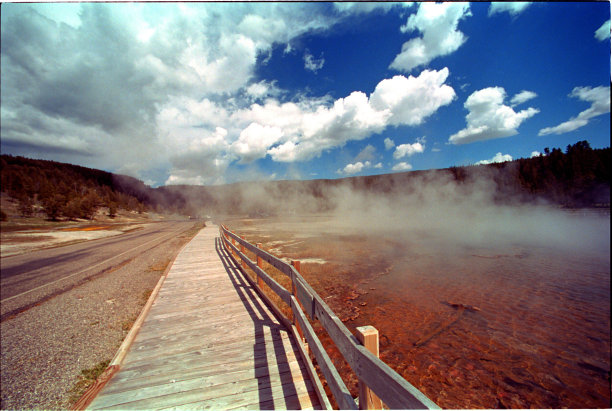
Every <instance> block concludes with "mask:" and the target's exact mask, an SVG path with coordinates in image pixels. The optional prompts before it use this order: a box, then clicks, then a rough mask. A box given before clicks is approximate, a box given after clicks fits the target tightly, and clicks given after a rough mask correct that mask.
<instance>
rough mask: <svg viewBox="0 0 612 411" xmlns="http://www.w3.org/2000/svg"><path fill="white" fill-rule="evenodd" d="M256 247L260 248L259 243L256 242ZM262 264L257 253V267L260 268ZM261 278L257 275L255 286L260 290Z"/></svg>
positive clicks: (261, 286)
mask: <svg viewBox="0 0 612 411" xmlns="http://www.w3.org/2000/svg"><path fill="white" fill-rule="evenodd" d="M256 246H257V248H259V249H261V243H257V244H256ZM262 265H263V260H262V259H261V257H260V256H259V255H257V267H259V268H262V267H261V266H262ZM263 284H264V282H263V279H262V278H261V277H260V276H257V286H258V287H259V289H260V290H263Z"/></svg>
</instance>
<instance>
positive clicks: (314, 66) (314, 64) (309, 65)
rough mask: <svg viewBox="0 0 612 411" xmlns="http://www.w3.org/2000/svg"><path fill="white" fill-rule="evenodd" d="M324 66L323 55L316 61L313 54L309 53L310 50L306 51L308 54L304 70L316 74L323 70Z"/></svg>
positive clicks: (305, 54)
mask: <svg viewBox="0 0 612 411" xmlns="http://www.w3.org/2000/svg"><path fill="white" fill-rule="evenodd" d="M324 64H325V59H324V58H323V55H322V54H321V57H320V58H318V59H316V58H314V56H313V55H312V54H310V53H309V52H308V50H306V53H304V68H305V69H306V70H309V71H312V72H313V73H316V72H317V71H319V70H320V69H322V68H323V65H324Z"/></svg>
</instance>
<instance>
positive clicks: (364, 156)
mask: <svg viewBox="0 0 612 411" xmlns="http://www.w3.org/2000/svg"><path fill="white" fill-rule="evenodd" d="M374 159H376V147H374V146H373V145H371V144H368V145H367V146H365V147H364V148H363V150H361V151H360V152H359V154H357V157H355V160H356V161H374Z"/></svg>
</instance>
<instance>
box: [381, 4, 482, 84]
mask: <svg viewBox="0 0 612 411" xmlns="http://www.w3.org/2000/svg"><path fill="white" fill-rule="evenodd" d="M468 16H471V12H470V6H469V3H454V2H448V3H421V4H419V10H418V11H417V13H416V14H412V15H411V16H410V17H409V18H408V21H407V22H406V24H405V25H404V26H402V27H401V31H402V32H403V33H407V32H412V31H419V32H421V33H422V34H423V37H417V38H414V39H411V40H409V41H407V42H406V43H404V44H403V45H402V51H401V53H400V54H398V55H397V56H396V57H395V59H394V60H393V62H392V63H391V65H390V66H389V67H390V68H392V69H394V70H397V71H404V72H409V71H411V70H412V69H414V68H415V67H418V66H422V65H425V64H427V63H429V62H430V61H432V60H433V59H435V58H436V57H439V56H445V55H448V54H450V53H452V52H454V51H456V50H457V49H458V48H459V47H460V46H461V45H462V44H463V43H464V42H465V41H466V37H465V35H464V34H463V33H462V32H461V31H459V30H458V29H457V26H458V24H459V20H461V19H462V18H465V17H468Z"/></svg>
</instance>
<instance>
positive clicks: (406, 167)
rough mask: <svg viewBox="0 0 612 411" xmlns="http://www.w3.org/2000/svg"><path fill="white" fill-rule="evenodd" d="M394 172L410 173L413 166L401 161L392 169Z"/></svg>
mask: <svg viewBox="0 0 612 411" xmlns="http://www.w3.org/2000/svg"><path fill="white" fill-rule="evenodd" d="M391 170H393V171H408V170H412V165H410V164H408V163H406V162H405V161H401V162H399V163H397V164H396V165H394V166H393V168H391Z"/></svg>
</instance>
